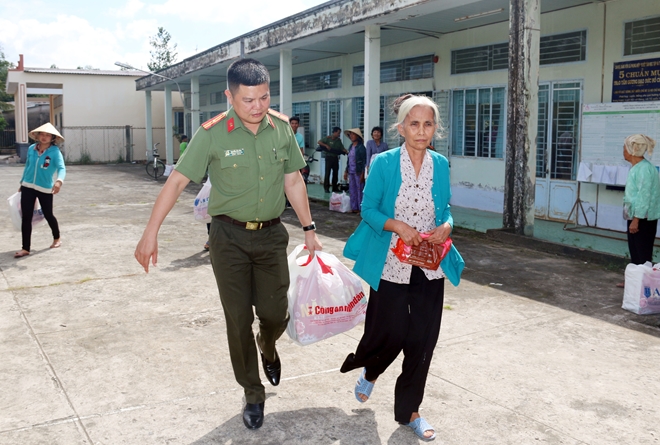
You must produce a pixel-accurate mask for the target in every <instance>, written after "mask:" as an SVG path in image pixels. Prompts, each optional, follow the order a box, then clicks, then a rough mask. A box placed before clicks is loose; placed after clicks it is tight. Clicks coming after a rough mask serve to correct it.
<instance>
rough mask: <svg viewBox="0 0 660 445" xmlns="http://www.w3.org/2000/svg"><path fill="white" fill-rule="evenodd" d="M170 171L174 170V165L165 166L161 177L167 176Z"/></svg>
mask: <svg viewBox="0 0 660 445" xmlns="http://www.w3.org/2000/svg"><path fill="white" fill-rule="evenodd" d="M172 170H174V165H172V164H167V165H166V166H165V171H164V172H163V176H169V175H171V174H172Z"/></svg>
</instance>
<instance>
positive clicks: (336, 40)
mask: <svg viewBox="0 0 660 445" xmlns="http://www.w3.org/2000/svg"><path fill="white" fill-rule="evenodd" d="M605 1H606V0H541V13H548V12H552V11H557V10H560V9H566V8H572V7H576V6H581V5H584V4H590V3H601V2H605ZM508 20H509V0H372V1H368V2H364V1H357V0H335V1H329V2H327V3H323V4H321V5H319V6H316V7H314V8H311V9H308V10H307V11H304V12H301V13H299V14H296V15H294V16H291V17H288V18H286V19H283V20H280V21H278V22H275V23H272V24H270V25H267V26H264V27H262V28H259V29H256V30H254V31H252V32H250V33H247V34H244V35H242V36H239V37H236V38H235V39H232V40H229V41H227V42H225V43H222V44H220V45H217V46H214V47H213V48H210V49H208V50H206V51H203V52H201V53H199V54H196V55H194V56H192V57H189V58H187V59H185V60H183V61H182V62H180V63H177V64H175V65H173V66H171V67H168V68H166V69H164V70H161V71H159V72H158V74H160V75H162V76H165V77H167V78H170V79H173V80H167V79H163V78H162V77H158V76H156V75H148V76H145V77H142V78H140V79H138V80H136V88H137V90H150V91H157V90H161V91H162V90H163V89H164V86H165V85H171V86H174V84H175V83H177V82H180V83H182V84H184V90H186V91H187V90H189V88H186V86H187V85H185V84H186V83H189V82H190V80H191V78H192V77H193V76H197V77H199V83H200V86H203V85H208V84H213V83H219V82H224V81H226V71H227V68H228V66H229V65H230V64H231V63H232V62H233V61H234V60H236V59H237V58H239V57H241V56H245V57H252V58H255V59H257V60H259V61H261V62H262V63H264V65H266V66H267V67H268V68H269V69H271V70H273V69H274V70H277V69H279V55H280V50H282V49H289V50H291V52H292V63H293V64H294V65H296V64H301V63H308V62H314V61H316V60H320V59H326V58H330V57H336V56H341V55H348V54H354V53H359V52H362V51H364V29H365V26H367V25H378V26H380V27H381V46H383V47H385V46H389V45H393V44H398V43H403V42H407V41H411V40H416V39H421V38H427V37H435V38H438V39H439V38H441V36H442V35H444V34H448V33H453V32H458V31H462V30H465V29H470V28H476V27H481V26H486V25H491V24H494V23H500V22H507V21H508Z"/></svg>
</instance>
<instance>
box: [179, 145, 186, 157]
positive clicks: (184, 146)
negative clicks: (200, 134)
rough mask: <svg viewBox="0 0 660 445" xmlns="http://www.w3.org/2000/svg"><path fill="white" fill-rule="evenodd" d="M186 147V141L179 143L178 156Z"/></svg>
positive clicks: (181, 154)
mask: <svg viewBox="0 0 660 445" xmlns="http://www.w3.org/2000/svg"><path fill="white" fill-rule="evenodd" d="M186 147H188V143H187V142H181V143H180V144H179V157H181V156H183V153H184V152H185V151H186Z"/></svg>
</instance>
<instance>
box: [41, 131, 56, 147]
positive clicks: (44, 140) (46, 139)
mask: <svg viewBox="0 0 660 445" xmlns="http://www.w3.org/2000/svg"><path fill="white" fill-rule="evenodd" d="M38 139H39V143H40V144H42V145H47V144H50V142H51V141H52V140H53V135H52V134H50V133H44V132H43V131H40V132H39V136H38Z"/></svg>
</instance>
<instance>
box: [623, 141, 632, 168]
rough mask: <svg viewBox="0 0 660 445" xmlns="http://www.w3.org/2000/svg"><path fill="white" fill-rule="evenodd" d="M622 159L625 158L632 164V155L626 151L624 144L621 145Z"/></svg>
mask: <svg viewBox="0 0 660 445" xmlns="http://www.w3.org/2000/svg"><path fill="white" fill-rule="evenodd" d="M623 159H625V160H626V161H628V162H630V163H631V164H632V162H631V160H632V155H631V154H630V153H628V150H626V145H625V144H624V145H623Z"/></svg>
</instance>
